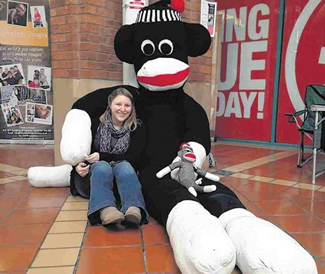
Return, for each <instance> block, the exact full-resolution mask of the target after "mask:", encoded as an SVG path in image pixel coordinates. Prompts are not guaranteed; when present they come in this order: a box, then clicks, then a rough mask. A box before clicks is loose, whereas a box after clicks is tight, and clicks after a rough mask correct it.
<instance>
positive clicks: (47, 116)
mask: <svg viewBox="0 0 325 274" xmlns="http://www.w3.org/2000/svg"><path fill="white" fill-rule="evenodd" d="M52 119H53V106H51V105H43V104H33V103H27V104H26V122H28V123H36V124H44V125H52Z"/></svg>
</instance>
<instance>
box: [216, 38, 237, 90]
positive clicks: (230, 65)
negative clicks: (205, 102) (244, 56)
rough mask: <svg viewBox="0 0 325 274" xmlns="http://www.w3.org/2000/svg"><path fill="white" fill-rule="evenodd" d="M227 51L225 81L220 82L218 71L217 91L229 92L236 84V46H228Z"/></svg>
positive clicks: (235, 44)
mask: <svg viewBox="0 0 325 274" xmlns="http://www.w3.org/2000/svg"><path fill="white" fill-rule="evenodd" d="M227 51H228V52H227V59H226V60H227V64H226V77H225V81H224V82H223V81H222V80H221V69H219V85H218V89H219V90H229V89H231V88H232V87H233V86H234V85H235V83H236V78H237V67H238V44H237V43H234V44H228V45H227Z"/></svg>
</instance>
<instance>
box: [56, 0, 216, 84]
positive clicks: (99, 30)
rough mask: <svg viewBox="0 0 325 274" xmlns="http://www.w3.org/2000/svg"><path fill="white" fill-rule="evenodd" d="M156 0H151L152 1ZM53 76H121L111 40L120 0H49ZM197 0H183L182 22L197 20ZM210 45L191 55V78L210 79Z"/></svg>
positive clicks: (119, 17) (118, 20) (118, 23)
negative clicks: (198, 54)
mask: <svg viewBox="0 0 325 274" xmlns="http://www.w3.org/2000/svg"><path fill="white" fill-rule="evenodd" d="M153 2H156V1H150V3H153ZM50 3H51V43H52V44H51V45H52V74H53V77H54V78H70V79H105V80H113V81H114V80H116V81H120V80H122V78H123V77H122V63H121V62H120V61H119V60H118V59H117V57H116V56H115V52H114V47H113V41H114V36H115V34H116V31H117V30H118V29H119V28H120V27H121V25H122V0H51V1H50ZM200 3H201V2H200V0H185V7H186V10H185V11H184V12H183V14H182V17H183V20H184V21H185V22H193V23H198V22H199V21H200ZM211 55H212V54H211V49H210V50H209V51H208V52H207V53H206V54H205V55H204V56H200V57H196V58H190V66H191V73H190V77H189V81H191V82H210V81H211Z"/></svg>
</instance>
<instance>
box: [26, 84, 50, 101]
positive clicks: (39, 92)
mask: <svg viewBox="0 0 325 274" xmlns="http://www.w3.org/2000/svg"><path fill="white" fill-rule="evenodd" d="M27 101H28V102H31V103H38V104H44V105H46V104H47V91H46V90H44V89H36V88H30V89H29V91H28V98H27Z"/></svg>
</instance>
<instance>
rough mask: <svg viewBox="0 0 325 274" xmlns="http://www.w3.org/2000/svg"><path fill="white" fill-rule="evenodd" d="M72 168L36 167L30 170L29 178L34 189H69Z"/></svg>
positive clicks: (66, 166)
mask: <svg viewBox="0 0 325 274" xmlns="http://www.w3.org/2000/svg"><path fill="white" fill-rule="evenodd" d="M71 170H72V166H70V165H62V166H55V167H45V166H44V167H43V166H36V167H31V168H29V169H28V174H27V178H28V180H29V183H30V184H31V185H32V186H34V187H67V186H69V185H70V172H71Z"/></svg>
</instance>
